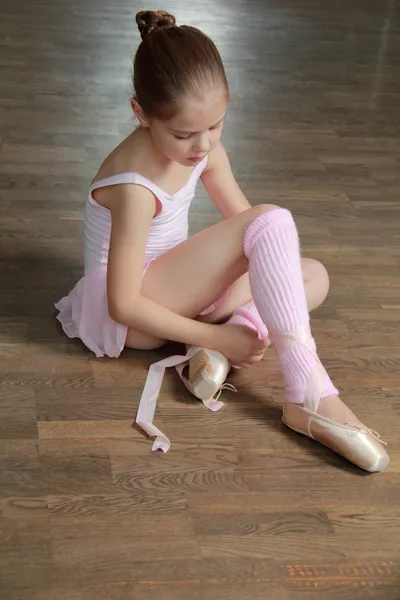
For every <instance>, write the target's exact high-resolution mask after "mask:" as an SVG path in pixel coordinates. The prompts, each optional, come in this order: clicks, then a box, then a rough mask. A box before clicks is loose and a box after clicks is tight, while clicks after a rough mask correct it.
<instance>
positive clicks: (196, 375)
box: [181, 348, 234, 401]
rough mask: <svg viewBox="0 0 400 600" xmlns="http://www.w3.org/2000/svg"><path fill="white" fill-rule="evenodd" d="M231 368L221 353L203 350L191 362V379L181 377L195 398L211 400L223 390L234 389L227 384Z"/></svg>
mask: <svg viewBox="0 0 400 600" xmlns="http://www.w3.org/2000/svg"><path fill="white" fill-rule="evenodd" d="M230 368H231V367H230V364H229V361H228V359H227V358H225V356H223V355H222V354H221V353H220V352H215V351H214V350H207V349H205V348H201V349H199V351H198V352H197V354H195V355H194V356H193V357H192V358H191V359H190V361H189V378H188V379H186V378H185V377H182V376H181V379H182V381H183V383H184V384H185V386H186V388H187V389H188V390H189V392H191V393H192V394H193V396H196V398H198V399H199V400H202V401H205V400H210V399H212V398H215V397H216V396H217V395H218V394H219V393H220V392H221V390H223V389H234V388H233V386H230V385H229V384H227V383H225V381H226V378H227V376H228V373H229V371H230Z"/></svg>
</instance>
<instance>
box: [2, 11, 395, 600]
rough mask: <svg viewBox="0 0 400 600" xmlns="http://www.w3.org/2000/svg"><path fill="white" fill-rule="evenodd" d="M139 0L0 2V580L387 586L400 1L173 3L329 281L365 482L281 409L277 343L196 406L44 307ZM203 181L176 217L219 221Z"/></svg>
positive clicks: (76, 273)
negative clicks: (370, 444) (152, 394)
mask: <svg viewBox="0 0 400 600" xmlns="http://www.w3.org/2000/svg"><path fill="white" fill-rule="evenodd" d="M142 8H144V7H143V6H142V5H139V4H138V3H137V2H136V1H135V0H133V2H132V1H130V2H128V1H127V0H121V1H120V2H118V6H115V5H114V4H112V3H110V2H106V1H105V0H86V1H85V2H84V3H81V2H78V0H70V1H69V2H67V3H65V2H61V0H55V1H54V2H52V3H50V2H49V1H48V0H21V1H20V2H18V3H15V2H14V3H13V2H11V0H3V1H2V3H1V6H0V281H1V284H0V414H1V421H0V539H1V544H0V596H1V598H2V599H3V598H4V600H27V599H28V598H29V600H159V599H160V600H161V599H162V600H187V598H188V597H189V598H190V599H191V600H225V599H226V600H228V599H229V600H244V599H247V598H252V599H253V600H261V599H262V600H265V599H268V600H313V599H317V598H318V599H320V598H323V600H399V599H400V553H399V539H400V512H399V497H400V436H399V424H400V341H399V325H400V234H399V218H400V204H399V189H400V185H399V184H400V121H399V105H400V71H399V55H400V18H399V17H400V2H399V0H383V1H382V2H375V1H374V0H363V1H362V0H354V1H353V2H345V0H326V1H325V2H318V0H288V1H287V2H274V1H273V0H247V1H246V2H245V3H244V2H242V1H241V0H231V1H230V2H228V1H227V0H220V1H219V2H213V1H212V0H205V2H203V5H202V8H201V11H199V8H198V6H194V5H191V4H190V3H187V2H183V0H166V2H165V4H164V5H163V6H162V7H161V8H165V9H167V10H169V11H171V12H173V13H175V14H176V16H177V19H178V21H179V22H181V23H182V22H186V23H189V24H191V25H195V26H198V27H200V28H202V29H204V30H205V31H206V32H207V33H208V34H209V35H210V36H211V37H212V38H213V39H214V40H215V42H216V43H217V44H218V46H219V48H220V50H221V53H222V56H223V59H224V62H225V64H226V68H227V73H228V77H229V81H230V87H231V95H232V100H231V103H230V108H229V112H228V116H227V123H226V127H225V130H224V143H225V146H226V148H227V150H228V152H229V155H230V159H231V162H232V167H233V170H234V172H235V175H236V176H237V179H238V181H239V183H240V185H241V187H242V188H243V190H244V192H245V194H246V195H247V197H248V198H249V200H250V201H251V202H252V203H253V204H258V203H262V202H270V203H274V204H279V205H281V206H284V207H286V208H288V209H290V210H292V211H293V213H294V215H295V217H296V221H297V223H298V227H299V230H300V234H301V239H302V247H303V248H302V249H303V254H304V255H309V256H313V257H314V258H316V259H319V260H321V261H322V262H324V263H325V264H326V266H327V268H328V271H329V274H330V279H331V291H330V294H329V297H328V299H327V301H326V303H325V304H324V306H323V307H321V308H320V309H319V310H317V311H316V312H315V313H314V314H313V316H312V326H313V331H314V334H315V338H316V341H317V344H318V349H319V352H320V355H321V358H322V360H323V361H324V363H325V364H326V366H327V368H328V370H329V371H330V373H331V375H332V377H333V379H334V380H335V383H337V385H338V386H339V388H340V390H341V393H342V395H343V397H344V398H345V399H346V401H347V402H348V404H349V405H350V406H351V407H352V408H354V410H355V411H356V412H357V414H358V415H359V416H360V418H361V419H362V420H365V421H366V422H367V423H368V424H369V425H370V426H371V427H373V428H374V429H377V430H378V431H379V432H380V434H381V435H382V437H383V439H385V440H386V441H387V442H388V449H389V452H390V455H391V459H392V460H391V464H390V466H389V467H388V469H387V470H386V471H385V472H384V473H382V474H379V475H376V476H370V475H368V474H365V473H362V472H360V471H359V470H357V469H356V468H355V467H353V466H352V465H350V464H348V463H346V462H345V461H344V460H343V459H342V458H341V457H339V456H337V455H335V454H333V453H332V452H330V451H329V450H328V449H326V448H323V447H322V446H320V445H318V444H316V443H315V442H313V441H312V440H309V439H306V438H304V437H302V436H300V435H296V434H294V433H292V432H290V431H289V430H287V429H285V427H284V426H283V424H282V422H281V404H282V382H281V378H280V375H279V371H278V368H277V365H276V363H275V360H274V358H273V356H272V352H271V353H268V354H267V356H266V358H265V360H264V361H263V362H262V364H260V365H258V366H256V367H254V368H252V369H251V370H248V371H244V370H243V371H241V372H236V373H234V374H232V375H231V377H230V381H231V382H232V383H233V384H234V385H235V386H236V387H237V388H238V390H239V393H238V394H234V393H232V392H226V393H225V392H224V400H226V406H225V407H224V409H223V410H222V411H220V412H219V413H216V414H212V413H210V412H207V411H206V410H205V409H204V407H203V406H202V405H201V404H200V403H199V402H197V401H196V400H194V399H193V398H192V397H191V396H190V395H189V394H188V393H187V391H186V390H185V389H184V387H183V386H182V385H181V384H180V382H179V381H178V379H177V377H176V376H175V375H174V373H173V372H168V373H167V374H166V377H165V380H164V385H163V388H162V393H161V395H160V400H159V406H158V408H157V412H156V423H157V424H158V425H159V426H160V427H161V428H163V429H164V430H165V432H166V433H167V434H168V435H169V436H170V437H171V439H172V448H171V450H170V452H169V453H168V454H167V455H162V454H153V453H152V452H151V442H150V441H149V440H148V439H146V437H145V436H143V435H142V433H141V432H140V431H139V430H138V429H137V428H135V427H133V426H132V425H133V420H134V416H135V413H136V409H137V405H138V400H139V397H140V393H141V391H142V389H143V385H144V382H145V379H146V375H147V371H148V368H149V365H150V364H151V363H152V362H155V361H156V360H157V359H159V358H161V357H163V356H166V355H168V353H169V352H170V350H171V348H165V349H163V350H160V351H156V352H148V353H139V352H133V351H127V352H125V353H124V354H123V355H122V357H121V358H120V359H119V360H110V359H100V360H97V359H95V358H93V357H92V356H91V355H90V354H89V352H88V351H87V350H86V349H85V348H84V347H83V345H82V344H81V343H80V342H78V341H76V340H68V339H67V338H66V337H65V336H64V335H63V334H62V331H61V329H60V327H59V325H58V323H57V322H56V320H55V318H54V302H55V301H57V300H58V299H59V298H60V297H62V296H63V295H64V294H65V293H67V292H68V291H69V289H70V288H71V287H72V286H73V285H74V284H75V283H76V281H77V280H78V279H79V278H80V277H81V275H82V266H83V265H82V232H83V206H84V200H85V196H86V193H87V189H88V186H89V183H90V181H91V180H92V178H93V176H94V174H95V171H96V169H97V167H98V165H99V163H100V162H101V161H102V160H103V158H104V156H105V155H106V154H107V153H108V152H109V151H110V150H111V149H112V148H113V147H114V146H115V145H117V144H118V143H119V142H120V141H121V139H122V138H123V137H124V136H125V135H126V134H128V133H129V132H130V131H131V129H132V127H133V119H132V116H131V112H130V107H129V102H128V94H129V76H130V70H131V65H130V61H131V56H132V54H133V52H134V49H135V47H136V44H137V42H138V41H139V35H138V33H137V32H136V30H135V23H134V15H135V13H136V12H137V11H138V10H140V9H142ZM219 218H220V217H219V215H218V213H217V210H216V208H215V207H214V206H213V205H212V203H211V202H210V201H209V199H208V198H207V195H206V194H205V191H204V189H203V188H202V186H201V185H200V186H199V189H198V194H197V196H196V199H195V200H194V203H193V207H192V211H191V217H190V228H191V231H192V232H196V231H198V230H200V229H202V228H204V227H207V226H209V225H211V224H213V223H215V222H216V221H217V220H218V219H219Z"/></svg>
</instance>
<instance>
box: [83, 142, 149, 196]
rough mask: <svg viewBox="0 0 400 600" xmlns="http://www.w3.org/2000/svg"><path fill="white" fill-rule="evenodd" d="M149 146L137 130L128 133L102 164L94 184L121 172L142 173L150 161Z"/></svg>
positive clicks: (93, 181)
mask: <svg viewBox="0 0 400 600" xmlns="http://www.w3.org/2000/svg"><path fill="white" fill-rule="evenodd" d="M147 157H148V148H147V144H146V140H145V138H144V136H142V135H141V133H140V131H138V130H135V131H134V132H133V133H131V134H130V135H128V137H126V138H125V139H124V140H123V141H122V142H121V143H120V144H118V146H117V147H116V148H114V150H112V151H111V152H110V154H109V155H108V156H107V158H105V159H104V161H103V162H102V164H101V165H100V167H99V169H98V171H97V173H96V175H95V177H94V178H93V180H92V185H93V184H94V183H96V182H97V181H100V180H103V179H107V178H108V177H112V176H114V175H119V174H120V173H137V172H138V173H140V172H141V171H142V170H143V167H144V166H145V165H146V162H147V161H148V158H147Z"/></svg>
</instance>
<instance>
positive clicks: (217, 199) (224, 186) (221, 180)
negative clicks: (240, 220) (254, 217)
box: [201, 142, 251, 219]
mask: <svg viewBox="0 0 400 600" xmlns="http://www.w3.org/2000/svg"><path fill="white" fill-rule="evenodd" d="M201 180H202V182H203V184H204V187H205V188H206V190H207V193H208V195H209V196H210V198H211V200H212V201H213V203H214V204H215V206H216V207H217V208H218V210H219V212H220V213H221V214H222V216H223V217H224V218H225V219H226V218H229V217H233V216H234V215H237V214H238V213H240V212H243V211H244V210H247V209H249V208H251V204H250V203H249V202H248V200H247V199H246V197H245V195H244V194H243V192H242V190H241V189H240V187H239V185H238V183H237V181H236V179H235V178H234V176H233V173H232V169H231V165H230V162H229V158H228V155H227V153H226V152H225V150H224V147H223V146H222V144H221V142H219V144H218V145H217V146H216V148H214V150H213V151H212V152H210V154H209V158H208V163H207V167H206V168H205V170H204V172H203V174H202V176H201Z"/></svg>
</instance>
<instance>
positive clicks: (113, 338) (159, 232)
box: [56, 157, 215, 357]
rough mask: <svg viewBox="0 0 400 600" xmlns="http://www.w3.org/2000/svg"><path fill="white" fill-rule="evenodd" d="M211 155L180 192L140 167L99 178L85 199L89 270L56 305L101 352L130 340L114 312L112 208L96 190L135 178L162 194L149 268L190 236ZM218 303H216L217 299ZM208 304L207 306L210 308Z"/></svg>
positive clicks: (73, 332)
mask: <svg viewBox="0 0 400 600" xmlns="http://www.w3.org/2000/svg"><path fill="white" fill-rule="evenodd" d="M206 164H207V157H205V158H204V159H203V160H202V161H201V162H200V163H199V164H198V165H197V166H196V167H195V168H194V169H193V171H192V173H191V175H190V177H189V179H188V181H187V183H186V184H185V185H184V186H183V187H182V188H181V189H180V190H178V191H177V192H176V193H175V194H172V195H170V194H167V193H166V192H164V191H163V190H162V189H160V188H159V187H158V186H157V185H155V184H154V183H152V182H151V181H149V180H148V179H146V178H145V177H142V175H139V174H138V173H121V174H118V175H113V176H111V177H107V178H106V179H102V180H100V181H97V182H96V183H93V184H92V186H91V187H90V192H89V197H88V199H87V201H86V205H85V264H84V276H83V277H82V278H81V279H80V280H79V281H78V283H77V284H76V286H75V287H74V288H73V289H72V291H71V292H70V293H69V295H68V296H66V297H64V298H62V299H61V300H60V301H59V302H58V303H57V304H56V308H57V310H58V311H59V314H58V316H57V318H58V320H59V321H60V323H61V325H62V327H63V329H64V332H65V333H66V334H67V335H68V336H69V337H70V338H80V339H81V341H82V342H83V343H84V344H85V346H87V348H89V349H90V350H91V351H92V352H94V353H95V355H96V356H97V357H100V356H104V355H105V356H110V357H118V356H119V355H120V353H121V351H122V350H123V348H124V346H125V339H126V334H127V327H126V326H125V325H122V324H121V323H117V322H116V321H114V320H113V319H112V318H111V317H110V315H109V313H108V302H107V262H108V250H109V246H110V234H111V214H110V211H109V210H108V209H107V208H105V207H103V206H101V205H100V204H98V203H97V202H96V200H95V199H94V198H93V196H92V192H93V190H96V189H99V188H102V187H106V186H109V185H117V184H126V183H133V184H136V185H140V186H143V187H145V188H147V189H149V190H150V191H151V192H152V193H153V194H154V196H156V198H157V199H158V200H159V202H160V205H161V211H160V212H159V214H158V215H157V216H156V217H155V218H154V219H153V221H152V224H151V227H150V231H149V236H148V239H147V244H146V254H145V262H144V265H143V273H144V272H145V271H146V269H147V268H148V267H149V265H150V263H151V262H152V261H153V260H155V259H156V258H157V257H158V256H160V255H161V254H163V253H164V252H166V251H167V250H170V249H171V248H173V247H174V246H176V245H178V244H180V243H181V242H183V241H184V240H186V239H187V237H188V229H189V224H188V213H189V208H190V204H191V202H192V200H193V198H194V194H195V189H196V185H197V182H198V180H199V177H200V176H201V174H202V172H203V170H204V168H205V166H206ZM213 306H215V305H213ZM209 310H211V307H210V309H207V310H206V311H204V312H205V313H206V312H209Z"/></svg>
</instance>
